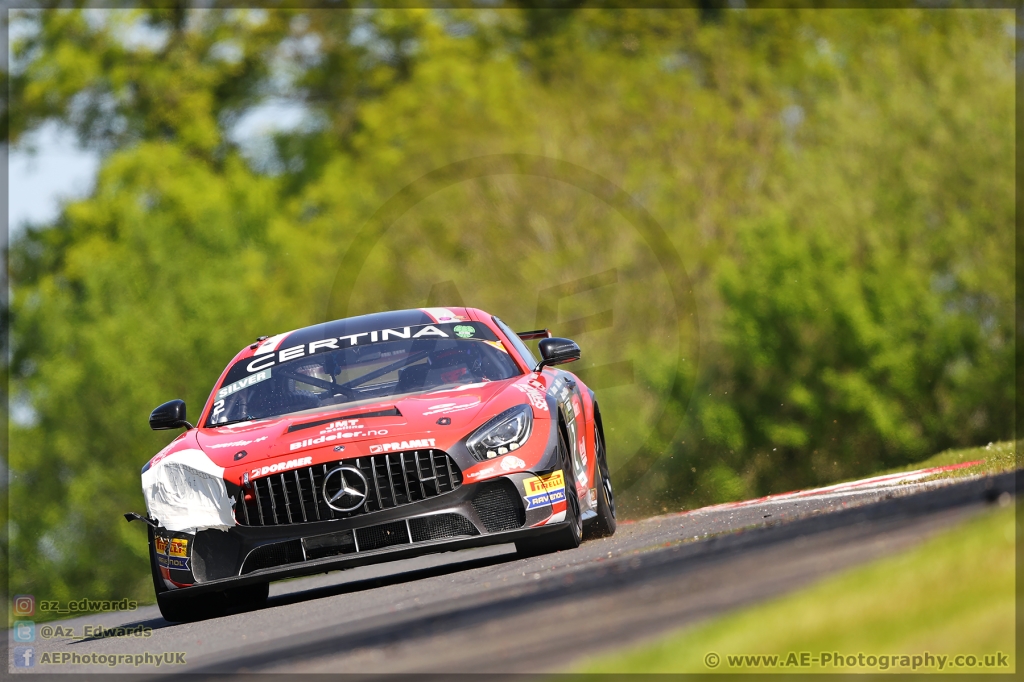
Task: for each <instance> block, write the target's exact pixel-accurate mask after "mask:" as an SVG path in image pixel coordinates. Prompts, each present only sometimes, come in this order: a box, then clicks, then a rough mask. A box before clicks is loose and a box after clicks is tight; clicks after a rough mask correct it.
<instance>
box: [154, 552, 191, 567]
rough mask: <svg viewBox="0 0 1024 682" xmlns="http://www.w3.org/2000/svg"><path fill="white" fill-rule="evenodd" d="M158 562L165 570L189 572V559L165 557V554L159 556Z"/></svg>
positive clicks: (157, 556) (157, 557)
mask: <svg viewBox="0 0 1024 682" xmlns="http://www.w3.org/2000/svg"><path fill="white" fill-rule="evenodd" d="M156 562H157V563H158V564H160V565H161V566H163V567H164V568H174V569H177V570H179V571H187V570H189V567H188V558H187V557H177V556H164V555H163V554H157V555H156Z"/></svg>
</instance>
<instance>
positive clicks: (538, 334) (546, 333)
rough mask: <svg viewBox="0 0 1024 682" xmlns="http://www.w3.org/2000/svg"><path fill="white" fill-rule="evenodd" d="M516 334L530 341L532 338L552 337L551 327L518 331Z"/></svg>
mask: <svg viewBox="0 0 1024 682" xmlns="http://www.w3.org/2000/svg"><path fill="white" fill-rule="evenodd" d="M516 336H518V337H519V338H521V339H522V340H524V341H530V340H531V339H550V338H551V330H550V329H536V330H534V331H532V332H516Z"/></svg>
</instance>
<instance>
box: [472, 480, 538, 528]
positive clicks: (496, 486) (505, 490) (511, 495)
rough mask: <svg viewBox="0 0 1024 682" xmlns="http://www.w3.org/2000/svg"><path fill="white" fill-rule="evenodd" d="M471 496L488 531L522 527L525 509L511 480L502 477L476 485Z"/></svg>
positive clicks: (524, 519)
mask: <svg viewBox="0 0 1024 682" xmlns="http://www.w3.org/2000/svg"><path fill="white" fill-rule="evenodd" d="M478 488H479V491H478V492H477V494H476V495H475V496H474V497H473V509H475V510H476V513H477V515H479V516H480V520H481V521H483V522H484V528H486V529H487V532H488V533H498V532H500V531H503V530H515V529H517V528H522V527H523V524H524V523H526V510H525V509H523V502H522V499H521V498H520V497H519V493H518V492H517V491H516V488H515V486H514V485H513V484H512V482H511V481H509V480H507V479H502V480H500V481H494V482H492V483H484V484H481V485H480V486H478Z"/></svg>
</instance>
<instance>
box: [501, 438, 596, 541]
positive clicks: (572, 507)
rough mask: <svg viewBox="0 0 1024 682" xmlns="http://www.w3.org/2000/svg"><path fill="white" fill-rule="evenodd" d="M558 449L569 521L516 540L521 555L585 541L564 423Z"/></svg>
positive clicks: (567, 519) (566, 517) (566, 514)
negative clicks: (551, 530)
mask: <svg viewBox="0 0 1024 682" xmlns="http://www.w3.org/2000/svg"><path fill="white" fill-rule="evenodd" d="M558 450H559V453H560V454H561V460H562V480H563V481H564V482H565V520H566V521H568V523H567V524H566V525H565V526H563V527H562V528H559V529H558V530H556V531H553V532H551V533H547V534H545V535H541V536H540V537H537V538H528V539H525V540H516V552H518V553H519V556H521V557H531V556H538V555H540V554H550V553H551V552H560V551H562V550H565V549H576V548H577V547H579V546H580V543H581V542H583V522H582V521H581V516H580V500H579V497H577V496H576V476H575V474H574V473H573V467H572V459H571V455H570V454H569V448H568V447H567V446H566V444H565V435H564V434H563V429H562V425H561V424H559V429H558Z"/></svg>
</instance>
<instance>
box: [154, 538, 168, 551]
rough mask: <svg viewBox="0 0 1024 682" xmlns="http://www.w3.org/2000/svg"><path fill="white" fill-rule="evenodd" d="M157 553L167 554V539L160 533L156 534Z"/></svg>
mask: <svg viewBox="0 0 1024 682" xmlns="http://www.w3.org/2000/svg"><path fill="white" fill-rule="evenodd" d="M156 553H157V554H167V540H166V538H162V537H160V536H159V535H157V536H156Z"/></svg>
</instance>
